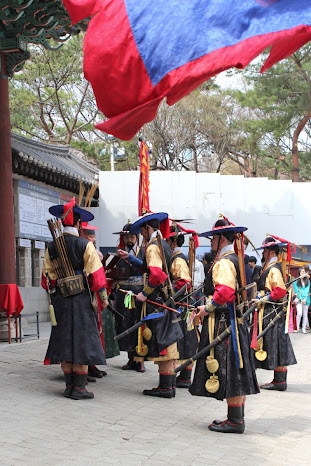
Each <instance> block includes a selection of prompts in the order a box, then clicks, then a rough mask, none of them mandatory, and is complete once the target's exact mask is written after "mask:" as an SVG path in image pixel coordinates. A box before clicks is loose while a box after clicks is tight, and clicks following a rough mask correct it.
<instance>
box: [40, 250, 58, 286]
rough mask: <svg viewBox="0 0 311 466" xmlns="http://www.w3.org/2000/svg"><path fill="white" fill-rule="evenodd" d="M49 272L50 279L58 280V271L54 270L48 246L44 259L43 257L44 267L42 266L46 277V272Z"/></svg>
mask: <svg viewBox="0 0 311 466" xmlns="http://www.w3.org/2000/svg"><path fill="white" fill-rule="evenodd" d="M46 273H48V274H49V279H50V280H57V276H56V273H55V271H54V267H53V265H52V262H51V259H50V254H49V251H48V248H46V250H45V254H44V259H43V268H42V275H43V276H44V277H45V274H46Z"/></svg>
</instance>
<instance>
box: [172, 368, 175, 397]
mask: <svg viewBox="0 0 311 466" xmlns="http://www.w3.org/2000/svg"><path fill="white" fill-rule="evenodd" d="M172 388H173V398H174V397H175V396H176V374H175V373H174V374H172Z"/></svg>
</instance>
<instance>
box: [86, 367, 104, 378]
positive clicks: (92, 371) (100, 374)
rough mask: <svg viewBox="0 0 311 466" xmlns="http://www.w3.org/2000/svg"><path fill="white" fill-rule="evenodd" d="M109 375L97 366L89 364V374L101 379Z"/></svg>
mask: <svg viewBox="0 0 311 466" xmlns="http://www.w3.org/2000/svg"><path fill="white" fill-rule="evenodd" d="M105 375H107V372H106V371H100V370H99V369H98V368H97V367H96V366H89V376H90V377H96V378H97V379H101V378H102V377H104V376H105Z"/></svg>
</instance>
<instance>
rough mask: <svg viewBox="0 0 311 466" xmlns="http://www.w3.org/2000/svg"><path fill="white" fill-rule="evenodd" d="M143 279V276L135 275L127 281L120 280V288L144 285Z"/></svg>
mask: <svg viewBox="0 0 311 466" xmlns="http://www.w3.org/2000/svg"><path fill="white" fill-rule="evenodd" d="M143 284H144V282H143V277H142V275H136V276H135V275H134V276H133V277H129V278H128V279H127V280H120V281H119V285H120V286H124V285H127V286H131V285H143Z"/></svg>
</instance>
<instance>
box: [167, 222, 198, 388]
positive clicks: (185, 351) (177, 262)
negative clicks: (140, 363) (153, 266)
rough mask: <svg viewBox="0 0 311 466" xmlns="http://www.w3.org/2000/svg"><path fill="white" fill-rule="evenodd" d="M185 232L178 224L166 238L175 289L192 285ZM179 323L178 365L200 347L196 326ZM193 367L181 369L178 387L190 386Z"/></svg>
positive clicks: (181, 321)
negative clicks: (189, 326)
mask: <svg viewBox="0 0 311 466" xmlns="http://www.w3.org/2000/svg"><path fill="white" fill-rule="evenodd" d="M185 234H186V233H185V232H184V231H182V230H181V228H179V227H178V225H173V226H171V228H170V236H169V238H167V240H166V241H167V243H168V244H169V246H170V248H171V251H172V266H171V278H172V282H173V288H174V291H177V290H179V289H180V288H182V287H183V286H184V285H185V284H186V283H188V284H189V288H190V287H191V276H190V271H189V267H188V263H187V259H186V257H185V255H184V254H183V253H182V250H181V247H182V245H183V244H184V242H185ZM182 298H183V297H179V301H181V300H182ZM179 324H180V327H181V329H182V332H183V335H184V337H183V338H182V339H181V340H179V341H178V342H177V349H178V352H179V360H178V365H180V364H183V363H184V362H185V361H186V360H187V359H188V358H190V357H191V356H193V355H194V354H195V353H196V351H197V349H198V336H197V331H196V329H195V328H194V326H193V327H192V329H191V330H190V329H188V328H187V322H186V320H185V319H181V320H180V322H179ZM192 367H193V363H192V364H190V365H189V366H187V367H186V368H185V369H183V370H182V371H181V373H180V375H179V376H178V377H177V379H176V387H177V388H190V385H191V373H192ZM173 382H174V379H173Z"/></svg>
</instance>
